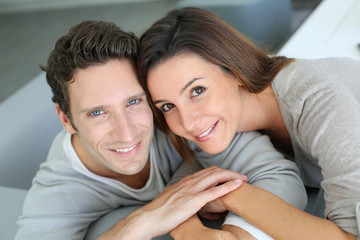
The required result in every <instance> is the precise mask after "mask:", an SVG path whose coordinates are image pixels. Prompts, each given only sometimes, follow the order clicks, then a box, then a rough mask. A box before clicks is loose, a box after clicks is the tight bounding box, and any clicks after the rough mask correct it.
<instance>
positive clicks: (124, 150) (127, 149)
mask: <svg viewBox="0 0 360 240" xmlns="http://www.w3.org/2000/svg"><path fill="white" fill-rule="evenodd" d="M135 147H136V145H134V146H132V147H130V148H125V149H115V151H116V152H122V153H127V152H130V151H131V150H133V149H134V148H135Z"/></svg>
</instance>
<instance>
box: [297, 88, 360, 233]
mask: <svg viewBox="0 0 360 240" xmlns="http://www.w3.org/2000/svg"><path fill="white" fill-rule="evenodd" d="M359 123H360V104H359V102H358V101H357V100H356V99H355V97H354V96H353V95H352V94H351V93H350V91H349V90H348V89H347V88H346V87H344V86H339V85H338V84H335V83H329V84H326V85H324V86H321V87H319V88H318V90H317V91H314V92H312V93H311V94H310V95H309V96H308V97H307V98H306V101H305V102H304V106H303V111H302V114H301V117H300V118H299V122H298V129H297V132H298V135H299V142H300V144H301V147H302V148H303V149H304V152H306V153H308V154H309V155H311V157H312V159H315V160H317V161H318V162H317V163H316V164H318V165H319V166H320V168H321V173H322V177H323V181H322V182H321V186H322V188H323V189H324V198H325V205H326V207H325V217H326V218H328V219H330V220H332V221H333V222H335V223H336V224H337V225H338V226H339V227H341V228H342V229H344V230H345V231H347V232H350V233H353V234H355V235H357V236H359V229H358V227H357V222H356V211H355V209H356V205H357V204H359V202H360V148H359V146H360V137H359V136H360V124H359Z"/></svg>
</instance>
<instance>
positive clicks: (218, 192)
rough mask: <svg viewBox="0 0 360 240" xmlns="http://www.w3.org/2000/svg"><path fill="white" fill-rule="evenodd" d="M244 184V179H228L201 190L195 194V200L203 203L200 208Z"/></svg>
mask: <svg viewBox="0 0 360 240" xmlns="http://www.w3.org/2000/svg"><path fill="white" fill-rule="evenodd" d="M241 184H242V180H241V179H239V178H237V179H234V180H232V181H228V182H226V183H224V184H221V185H217V186H214V187H211V188H209V189H207V190H204V191H201V192H199V193H198V194H196V195H194V198H193V199H194V201H198V202H199V204H201V206H200V208H201V207H203V206H204V205H205V204H206V203H208V202H211V201H213V200H215V199H217V198H219V197H222V196H224V195H226V194H228V193H229V192H231V191H234V190H235V189H237V188H239V187H240V186H241Z"/></svg>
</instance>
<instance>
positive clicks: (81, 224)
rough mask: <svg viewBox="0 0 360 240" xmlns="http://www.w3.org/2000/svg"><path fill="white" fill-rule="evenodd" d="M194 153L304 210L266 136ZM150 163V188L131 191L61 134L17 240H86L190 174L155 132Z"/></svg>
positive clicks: (302, 196)
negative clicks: (101, 172) (99, 223)
mask: <svg viewBox="0 0 360 240" xmlns="http://www.w3.org/2000/svg"><path fill="white" fill-rule="evenodd" d="M194 147H195V153H196V157H197V159H198V160H199V161H200V162H201V163H202V165H203V166H204V167H206V166H210V165H217V166H220V167H223V168H229V169H232V170H234V171H237V172H240V173H243V174H246V175H247V176H248V177H249V183H251V184H254V185H256V186H258V187H261V188H264V189H266V190H268V191H270V192H272V193H274V194H276V195H278V196H279V197H281V198H283V199H285V200H286V201H288V202H289V203H290V204H292V205H294V206H295V207H298V208H301V209H302V208H304V207H305V204H306V193H305V190H304V186H303V184H302V181H301V179H300V177H299V175H298V170H297V168H296V166H295V164H294V163H293V162H291V161H288V160H285V159H284V157H283V156H282V155H281V154H280V153H278V152H277V151H275V149H274V147H273V146H272V145H271V143H270V140H269V138H268V137H267V136H264V135H261V134H259V133H257V132H250V133H239V134H237V135H236V136H235V138H234V140H233V141H232V142H231V145H230V147H229V148H228V149H227V150H226V151H224V152H222V153H220V154H217V155H208V154H206V153H204V152H202V151H201V150H200V149H197V148H196V146H194ZM150 161H151V172H150V178H149V180H148V182H147V183H146V185H145V186H144V187H143V188H142V189H132V188H130V187H128V186H126V185H124V184H122V183H121V182H118V181H115V180H113V179H108V178H104V177H101V176H98V175H95V174H93V173H91V172H89V171H87V169H86V168H85V166H84V165H82V164H81V161H80V160H79V159H78V157H77V155H76V153H75V151H74V149H73V147H72V145H71V142H70V135H69V134H68V133H65V132H61V133H60V134H59V135H58V136H57V137H56V138H55V140H54V142H53V144H52V147H51V149H50V152H49V156H48V159H47V161H46V162H44V163H43V164H42V165H41V167H40V170H39V172H38V173H37V175H36V176H35V179H34V180H33V185H32V187H31V189H30V190H29V193H28V195H27V197H26V200H25V203H24V209H23V214H22V216H21V217H20V218H19V221H18V225H19V231H18V233H17V235H16V237H15V239H16V240H22V239H24V240H25V239H26V240H28V239H36V240H40V239H52V240H55V239H59V240H60V239H67V240H70V239H73V240H75V239H77V240H79V239H83V238H84V235H85V233H86V231H87V229H88V227H89V224H90V223H92V222H94V221H96V220H97V219H99V218H100V217H101V216H103V215H104V214H106V213H108V212H111V211H113V210H115V209H117V208H119V207H123V206H130V205H141V204H146V203H147V202H149V201H151V200H152V199H154V198H155V197H156V196H157V195H158V194H159V193H160V192H161V191H162V190H163V189H164V187H165V186H166V185H167V184H169V183H170V182H171V180H172V178H173V179H174V178H175V179H176V177H182V176H184V175H186V174H188V172H181V171H180V170H179V171H178V169H179V165H180V164H181V163H182V161H181V159H180V157H179V155H178V154H177V153H176V151H175V150H174V148H173V146H172V145H171V144H170V143H169V141H168V140H167V139H166V137H165V135H164V134H163V133H161V132H160V131H158V130H156V129H155V133H154V139H153V142H152V145H151V148H150ZM180 169H181V168H180ZM109 227H110V226H109Z"/></svg>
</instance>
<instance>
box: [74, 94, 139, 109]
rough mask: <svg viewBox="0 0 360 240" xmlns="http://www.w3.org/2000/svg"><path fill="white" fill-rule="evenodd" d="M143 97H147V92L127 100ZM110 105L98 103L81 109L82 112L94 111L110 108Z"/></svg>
mask: <svg viewBox="0 0 360 240" xmlns="http://www.w3.org/2000/svg"><path fill="white" fill-rule="evenodd" d="M143 97H146V94H145V92H141V93H138V94H135V95H133V96H130V97H128V98H127V99H126V100H125V102H129V101H131V100H134V99H137V98H143ZM109 107H110V105H98V106H94V107H89V108H84V109H83V110H81V111H80V113H89V112H94V111H96V110H99V109H104V108H109Z"/></svg>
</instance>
